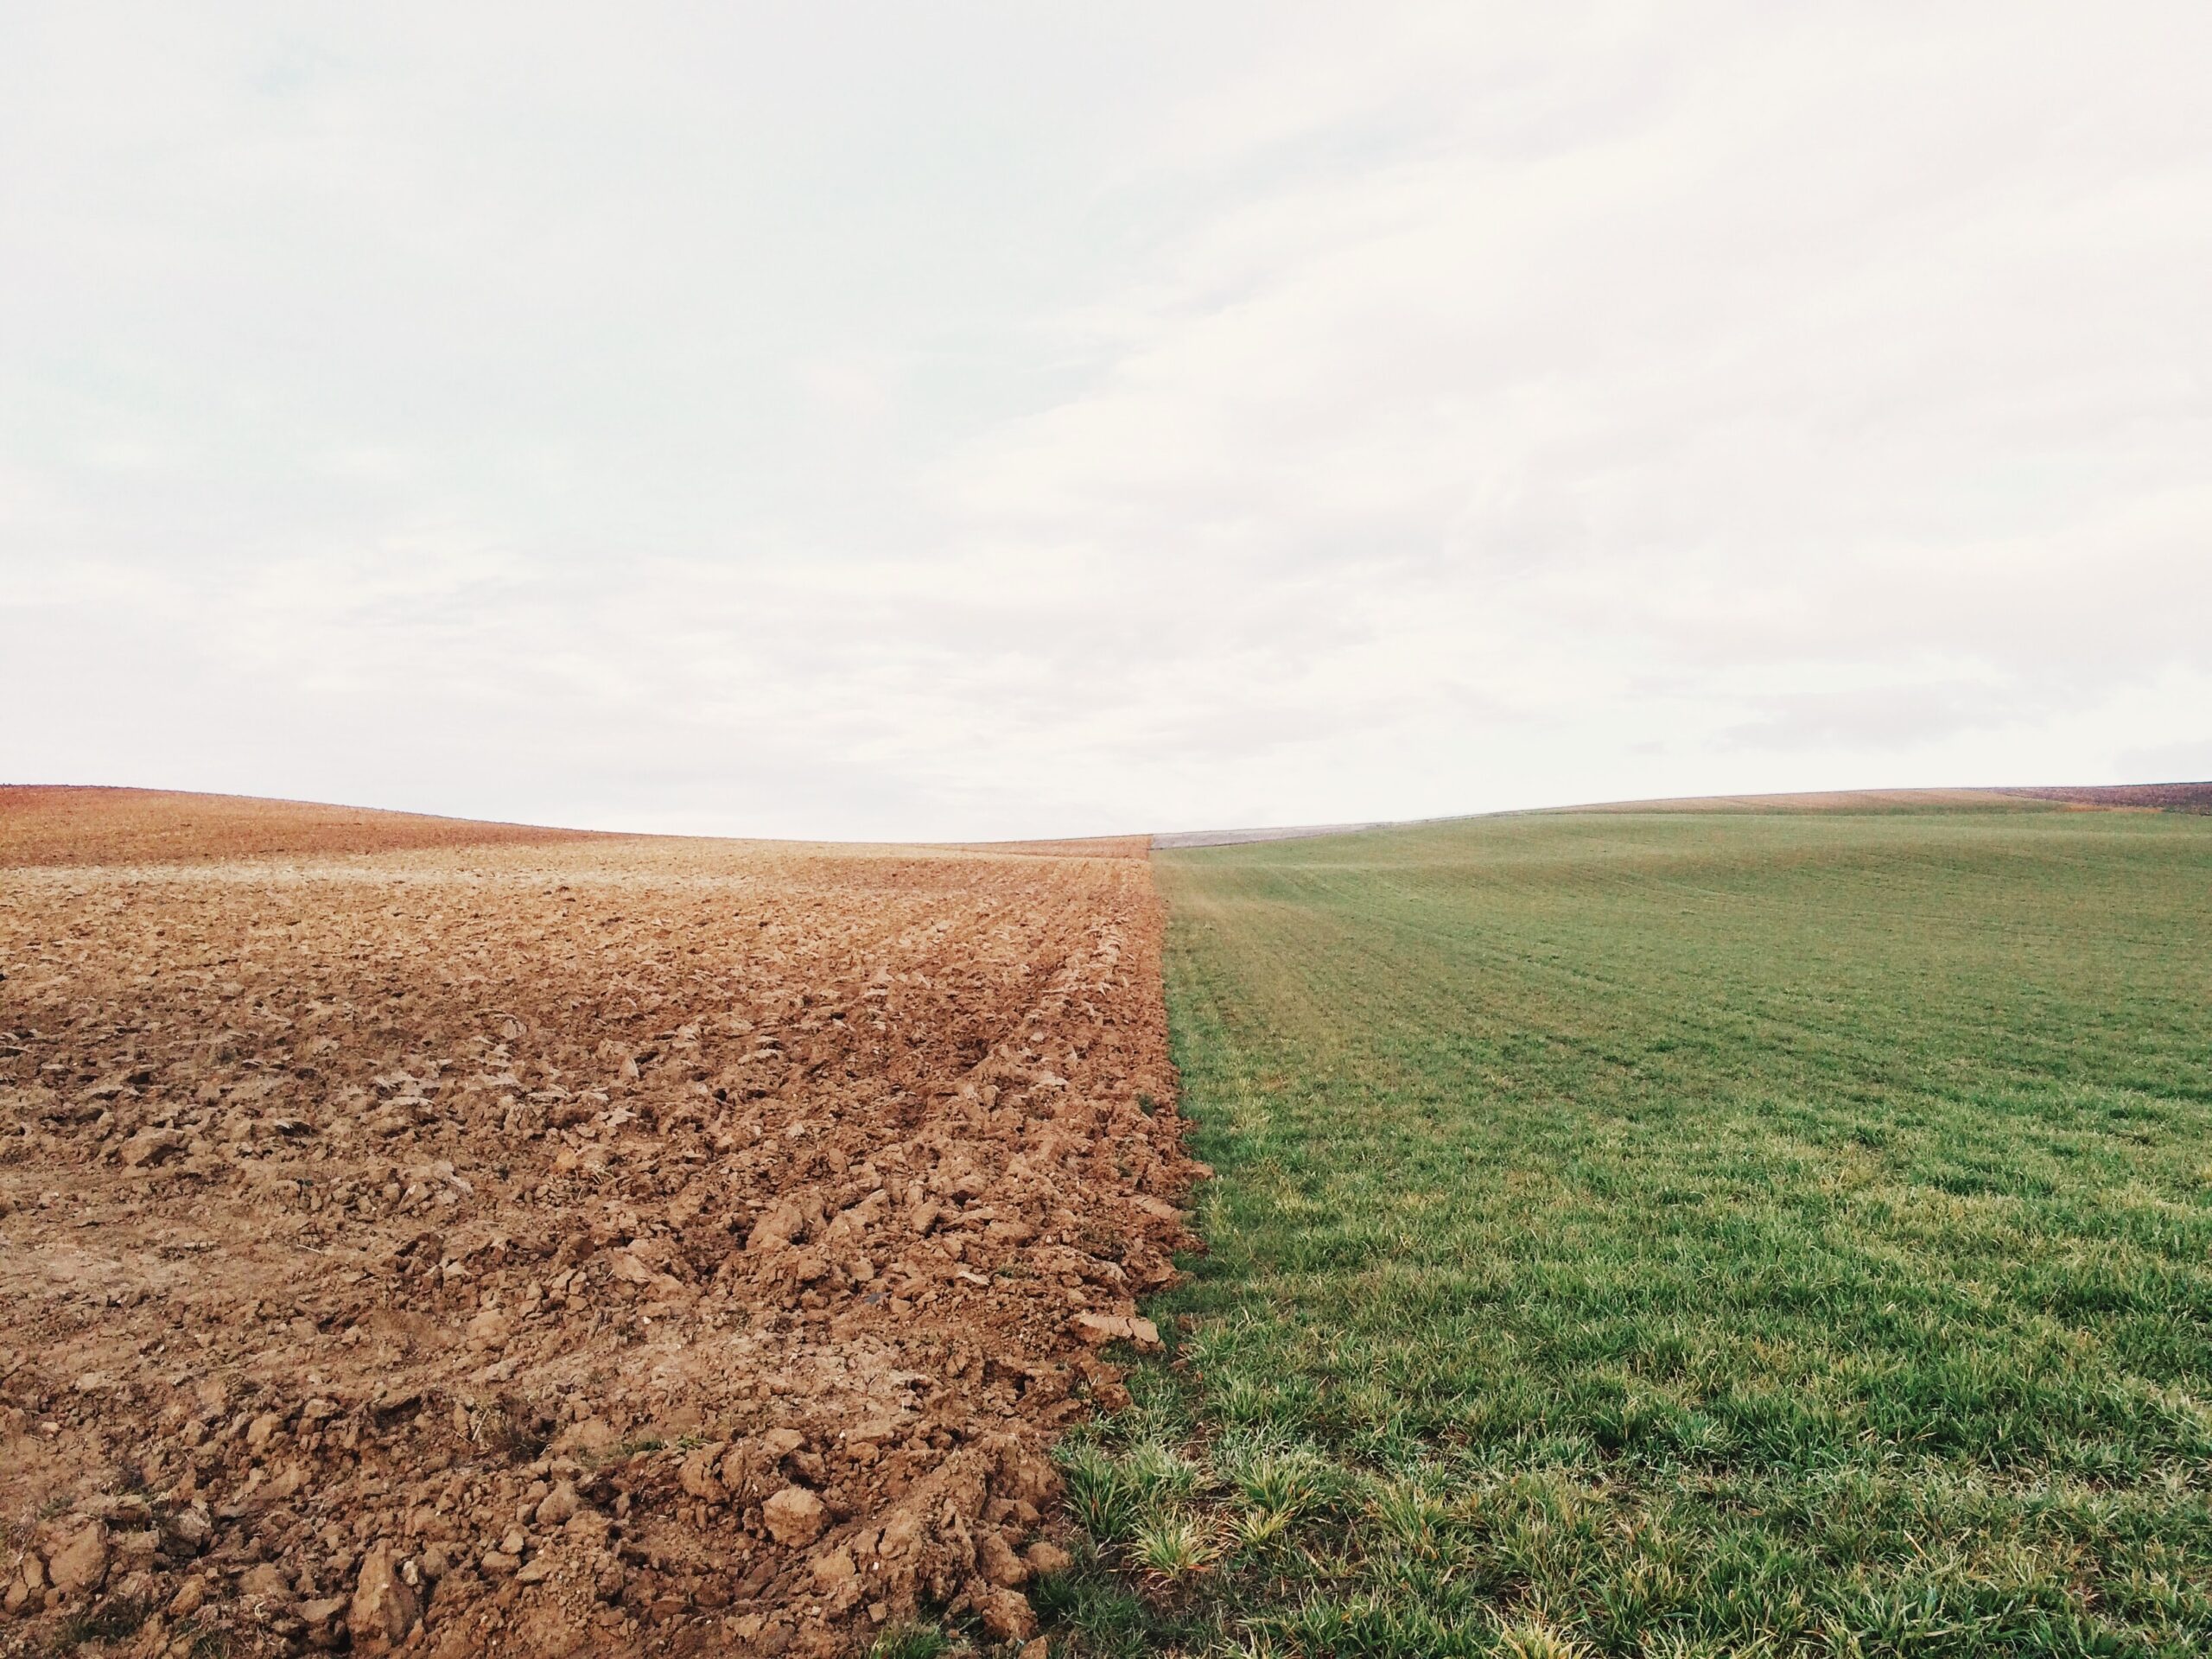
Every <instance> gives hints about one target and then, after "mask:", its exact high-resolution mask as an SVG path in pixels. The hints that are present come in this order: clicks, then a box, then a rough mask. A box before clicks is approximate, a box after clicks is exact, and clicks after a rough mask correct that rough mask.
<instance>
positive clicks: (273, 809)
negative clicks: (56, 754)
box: [0, 784, 591, 868]
mask: <svg viewBox="0 0 2212 1659" xmlns="http://www.w3.org/2000/svg"><path fill="white" fill-rule="evenodd" d="M590 838H591V836H590V833H589V832H588V831H587V830H582V829H537V828H534V827H532V826H531V825H529V824H520V823H474V822H473V821H472V820H469V819H467V818H435V817H424V816H423V815H421V814H419V813H414V812H378V811H375V810H371V809H369V808H365V807H358V806H322V805H318V804H315V803H313V802H310V801H264V800H255V799H251V798H246V797H242V796H237V795H192V794H185V793H182V792H180V791H173V790H158V789H79V788H73V787H69V786H66V785H48V784H6V785H0V868H8V867H10V866H14V867H18V868H20V867H22V866H25V865H53V864H175V863H193V864H200V863H212V862H214V861H219V860H222V859H226V858H252V857H256V856H259V855H270V854H280V853H291V854H321V855H340V854H346V853H389V852H397V851H400V850H402V849H407V848H412V847H486V846H497V845H502V844H506V845H530V846H537V845H543V844H544V843H546V842H559V841H582V840H588V839H590Z"/></svg>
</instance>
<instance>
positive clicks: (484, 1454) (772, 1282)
mask: <svg viewBox="0 0 2212 1659" xmlns="http://www.w3.org/2000/svg"><path fill="white" fill-rule="evenodd" d="M12 793H13V792H11V794H12ZM15 798H16V800H17V801H20V799H21V797H20V796H16V797H15ZM204 801H205V798H184V799H183V800H182V801H181V803H180V802H179V800H178V798H159V797H145V796H137V795H129V794H124V793H121V792H112V793H111V792H103V793H102V794H100V795H99V796H97V797H88V798H82V799H78V800H58V799H55V798H52V797H48V798H45V799H43V800H41V801H40V802H39V803H38V804H37V806H36V809H35V812H33V813H25V812H23V811H22V810H17V809H16V807H15V806H13V805H10V806H8V807H6V808H4V809H0V849H4V851H0V971H4V972H5V974H6V976H7V978H6V981H5V982H4V983H0V1526H4V1528H5V1532H4V1535H0V1592H4V1603H5V1613H4V1616H0V1650H5V1651H10V1652H31V1651H39V1650H44V1649H48V1648H50V1647H52V1646H54V1645H55V1644H57V1643H64V1644H66V1643H67V1642H70V1641H73V1640H77V1639H79V1638H84V1637H92V1638H93V1645H92V1647H90V1648H89V1649H87V1650H88V1651H104V1652H111V1653H118V1654H131V1655H142V1656H151V1655H155V1654H162V1653H170V1654H179V1655H182V1654H198V1653H207V1652H216V1651H227V1652H230V1653H232V1654H238V1655H247V1654H264V1653H266V1654H273V1653H296V1652H302V1651H306V1650H308V1649H334V1648H346V1647H348V1646H350V1647H351V1648H352V1649H353V1650H354V1651H357V1652H365V1651H373V1650H379V1649H385V1648H389V1647H394V1646H404V1647H406V1648H407V1649H409V1650H410V1651H422V1652H425V1653H437V1654H448V1655H465V1654H479V1653H495V1652H496V1653H501V1654H563V1653H578V1654H581V1653H591V1654H614V1655H630V1654H647V1653H688V1652H703V1653H741V1654H752V1653H760V1654H773V1653H779V1652H789V1653H806V1654H828V1653H839V1652H849V1651H854V1650H855V1649H860V1648H861V1647H863V1646H864V1645H865V1644H866V1643H867V1642H868V1640H869V1638H870V1637H871V1636H872V1634H873V1633H874V1631H876V1630H879V1629H880V1628H883V1627H885V1626H886V1625H888V1624H895V1623H896V1622H897V1621H899V1620H900V1619H903V1618H908V1617H910V1616H915V1615H918V1614H927V1615H931V1616H937V1615H940V1614H941V1615H944V1616H947V1617H951V1618H958V1619H964V1620H967V1621H969V1622H971V1624H976V1625H980V1627H981V1628H982V1630H984V1631H985V1632H986V1634H987V1637H988V1638H989V1639H992V1640H996V1641H1001V1642H1003V1643H1005V1644H1006V1646H1007V1650H1008V1651H1009V1652H1010V1651H1012V1650H1013V1648H1014V1646H1016V1645H1019V1644H1021V1643H1026V1642H1028V1641H1030V1640H1032V1639H1033V1631H1034V1629H1035V1623H1034V1615H1033V1612H1032V1611H1031V1607H1030V1604H1029V1603H1028V1601H1027V1599H1026V1594H1025V1592H1026V1591H1027V1589H1028V1588H1029V1587H1030V1586H1031V1584H1032V1582H1033V1578H1034V1576H1035V1575H1036V1574H1037V1573H1039V1572H1041V1571H1050V1570H1052V1568H1053V1567H1055V1565H1056V1564H1057V1561H1058V1558H1057V1556H1056V1554H1055V1547H1054V1545H1053V1541H1052V1538H1053V1534H1054V1532H1055V1529H1056V1524H1057V1522H1056V1519H1055V1517H1056V1516H1057V1513H1058V1503H1057V1501H1056V1500H1057V1494H1056V1484H1055V1480H1054V1477H1053V1474H1052V1468H1051V1465H1050V1464H1049V1463H1048V1462H1047V1461H1046V1459H1045V1457H1044V1455H1043V1454H1044V1452H1045V1450H1046V1446H1048V1445H1049V1442H1050V1440H1051V1438H1052V1435H1053V1433H1054V1432H1055V1430H1056V1429H1057V1428H1058V1427H1060V1426H1061V1425H1063V1424H1065V1422H1067V1421H1069V1420H1071V1418H1074V1417H1076V1416H1078V1415H1080V1414H1084V1413H1087V1412H1089V1411H1090V1410H1091V1409H1093V1408H1094V1402H1109V1403H1111V1402H1116V1401H1117V1400H1118V1399H1119V1398H1120V1397H1121V1390H1120V1385H1119V1383H1118V1382H1117V1380H1116V1370H1115V1368H1114V1367H1113V1365H1112V1364H1111V1363H1110V1362H1109V1360H1108V1359H1107V1358H1106V1357H1103V1356H1104V1354H1105V1353H1110V1352H1112V1351H1115V1350H1113V1349H1112V1348H1111V1347H1110V1346H1108V1347H1104V1348H1103V1350H1102V1346H1101V1344H1110V1343H1111V1342H1113V1341H1114V1340H1116V1339H1117V1338H1119V1339H1132V1338H1133V1339H1138V1340H1142V1339H1146V1338H1149V1337H1150V1336H1151V1334H1152V1333H1151V1332H1149V1328H1148V1327H1147V1326H1145V1325H1143V1324H1142V1323H1141V1321H1135V1322H1133V1316H1134V1314H1135V1296H1136V1294H1138V1293H1139V1292H1141V1291H1143V1290H1146V1289H1148V1288H1150V1287H1156V1286H1159V1285H1162V1284H1164V1283H1166V1282H1167V1281H1169V1280H1170V1279H1171V1278H1172V1276H1173V1267H1172V1266H1171V1264H1170V1261H1169V1255H1170V1252H1171V1251H1172V1250H1173V1249H1177V1248H1180V1247H1185V1246H1187V1245H1188V1244H1189V1243H1191V1241H1190V1240H1189V1239H1188V1238H1187V1236H1186V1235H1185V1232H1184V1230H1183V1226H1182V1223H1181V1219H1180V1216H1179V1210H1178V1208H1177V1205H1178V1202H1179V1199H1180V1198H1182V1196H1183V1194H1184V1192H1185V1188H1186V1187H1187V1185H1188V1184H1189V1182H1190V1180H1191V1179H1192V1177H1193V1176H1194V1175H1196V1174H1198V1173H1202V1171H1201V1170H1200V1168H1199V1166H1195V1165H1193V1164H1192V1163H1191V1162H1190V1161H1189V1160H1187V1159H1186V1158H1185V1155H1184V1154H1183V1152H1182V1150H1181V1124H1180V1122H1179V1119H1178V1117H1177V1116H1176V1114H1175V1109H1174V1105H1173V1075H1172V1072H1171V1069H1170V1067H1169V1065H1168V1061H1167V1058H1166V1040H1165V1020H1164V1011H1163V1008H1162V1006H1161V998H1160V965H1159V954H1160V906H1159V903H1158V900H1157V899H1156V898H1155V896H1154V892H1153V888H1152V885H1151V881H1150V877H1149V870H1148V868H1147V865H1146V864H1145V863H1144V862H1143V861H1141V859H1135V858H1127V857H1120V858H1114V857H1071V856H1052V855H1038V854H1035V853H1030V854H1014V853H1004V852H1001V853H988V852H962V851H951V850H942V849H940V850H929V849H834V848H817V847H802V846H789V845H785V846H777V845H771V844H747V843H737V842H699V841H679V840H664V839H645V838H622V837H590V838H578V837H550V836H543V834H542V832H516V831H512V830H509V829H504V828H501V827H499V826H458V825H453V824H449V823H443V821H429V822H431V823H442V825H443V827H442V829H441V830H440V831H439V832H438V835H439V836H440V837H442V838H439V839H433V840H432V841H431V842H430V844H428V845H425V844H424V842H423V837H424V836H427V835H429V832H428V831H426V830H424V829H423V828H422V825H423V823H424V821H423V820H414V819H405V818H401V817H397V816H396V815H394V816H392V817H386V816H385V815H375V814H363V813H353V814H340V815H339V817H336V818H332V817H324V816H321V814H324V813H327V812H334V811H335V809H299V808H293V807H289V806H283V805H279V804H268V805H267V806H266V807H265V808H264V809H262V810H261V811H260V812H259V813H258V814H257V812H256V811H254V810H248V806H249V805H250V804H239V803H235V802H232V803H225V804H222V805H221V806H220V807H219V808H210V807H208V806H207V805H205V804H203V803H204ZM38 824H43V825H45V826H48V828H47V829H39V828H36V827H35V826H36V825H38ZM193 824H206V825H210V826H213V827H212V828H211V829H210V830H209V833H210V834H211V835H212V836H214V837H215V839H216V840H217V841H218V842H219V847H220V848H222V849H232V848H237V847H241V846H243V847H247V848H251V849H254V855H251V856H245V855H235V854H232V855H215V856H210V855H203V854H202V853H200V851H198V850H197V849H198V846H199V843H198V842H197V841H196V840H195V839H194V836H195V835H196V833H197V831H196V830H194V829H190V828H188V827H181V826H189V825H193ZM27 826H28V827H27ZM53 826H60V828H59V829H55V828H53ZM470 832H475V833H479V834H480V836H481V837H482V838H481V839H480V840H479V841H477V842H474V843H471V842H468V841H467V834H468V833H470ZM378 833H383V834H385V835H386V836H388V841H387V842H386V845H387V846H396V847H397V850H378V849H377V848H376V846H375V845H374V844H373V843H374V840H375V836H376V835H377V834H378ZM523 836H539V837H540V838H539V839H537V840H535V841H531V840H525V839H523V838H522V837H523ZM57 837H60V838H61V839H59V840H57ZM149 852H150V853H151V854H153V855H157V856H159V857H161V858H162V859H165V860H169V861H168V862H163V863H152V862H132V863H118V862H112V861H111V860H113V859H116V858H118V857H124V856H130V857H143V856H146V855H148V854H149Z"/></svg>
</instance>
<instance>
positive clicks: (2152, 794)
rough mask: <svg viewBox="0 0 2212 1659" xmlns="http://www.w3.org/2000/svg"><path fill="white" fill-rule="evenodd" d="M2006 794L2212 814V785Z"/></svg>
mask: <svg viewBox="0 0 2212 1659" xmlns="http://www.w3.org/2000/svg"><path fill="white" fill-rule="evenodd" d="M2004 792H2005V794H2007V795H2019V796H2024V797H2025V798H2028V799H2031V800H2038V801H2056V802H2059V803H2061V804H2064V805H2068V806H2099V807H2124V808H2125V807H2132V808H2133V809H2135V810H2138V811H2157V812H2212V784H2074V785H2053V786H2051V787H2049V788H2039V789H2008V790H2006V791H2004Z"/></svg>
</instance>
